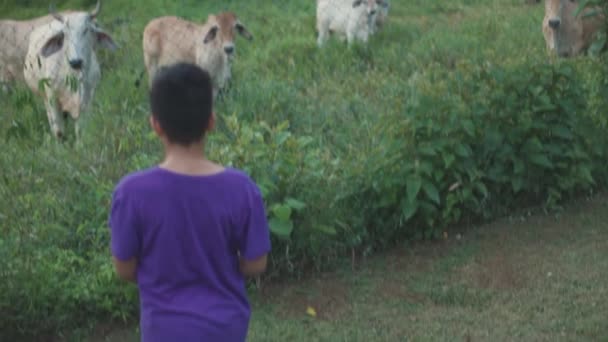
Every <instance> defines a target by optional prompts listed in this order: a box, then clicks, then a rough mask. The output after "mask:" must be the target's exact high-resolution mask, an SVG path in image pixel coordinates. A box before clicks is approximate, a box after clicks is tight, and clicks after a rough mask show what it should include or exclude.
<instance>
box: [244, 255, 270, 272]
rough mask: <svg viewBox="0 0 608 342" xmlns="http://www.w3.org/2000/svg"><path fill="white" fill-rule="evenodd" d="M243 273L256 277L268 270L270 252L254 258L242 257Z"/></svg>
mask: <svg viewBox="0 0 608 342" xmlns="http://www.w3.org/2000/svg"><path fill="white" fill-rule="evenodd" d="M240 263H241V273H243V275H244V276H246V277H255V276H259V275H260V274H262V273H264V272H266V266H267V265H268V254H264V255H263V256H261V257H259V258H257V259H254V260H247V259H244V258H241V259H240Z"/></svg>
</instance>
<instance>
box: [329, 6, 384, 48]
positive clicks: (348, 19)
mask: <svg viewBox="0 0 608 342" xmlns="http://www.w3.org/2000/svg"><path fill="white" fill-rule="evenodd" d="M384 1H385V0H317V34H318V37H317V45H318V46H319V47H321V46H323V44H324V43H325V41H326V40H327V39H328V38H329V35H330V33H334V34H336V35H337V36H338V38H339V39H341V40H344V38H346V40H347V42H348V43H349V44H351V43H353V42H354V41H355V40H360V41H363V42H367V41H368V39H369V36H370V35H371V34H373V33H374V31H375V27H376V18H377V16H378V10H379V6H383V5H384Z"/></svg>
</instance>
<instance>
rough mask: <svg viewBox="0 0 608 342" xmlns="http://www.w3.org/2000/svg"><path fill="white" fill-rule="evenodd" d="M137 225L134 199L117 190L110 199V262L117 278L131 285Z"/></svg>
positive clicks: (136, 252)
mask: <svg viewBox="0 0 608 342" xmlns="http://www.w3.org/2000/svg"><path fill="white" fill-rule="evenodd" d="M138 225H139V220H138V217H137V210H136V205H135V200H134V198H133V197H132V196H127V195H126V194H125V193H124V192H123V191H122V189H118V190H117V191H116V192H115V193H114V195H113V198H112V207H111V212H110V218H109V226H110V249H111V252H112V262H113V264H114V269H115V270H116V274H117V275H118V277H119V278H120V279H122V280H125V281H129V282H133V283H136V282H137V262H138V260H137V256H138V255H139V241H140V239H139V234H138Z"/></svg>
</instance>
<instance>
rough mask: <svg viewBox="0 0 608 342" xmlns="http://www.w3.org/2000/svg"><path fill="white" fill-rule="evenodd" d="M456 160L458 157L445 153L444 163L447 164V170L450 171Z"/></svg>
mask: <svg viewBox="0 0 608 342" xmlns="http://www.w3.org/2000/svg"><path fill="white" fill-rule="evenodd" d="M455 160H456V157H455V156H454V155H453V154H451V153H444V154H443V162H444V164H445V168H446V169H449V168H450V166H452V163H454V161H455Z"/></svg>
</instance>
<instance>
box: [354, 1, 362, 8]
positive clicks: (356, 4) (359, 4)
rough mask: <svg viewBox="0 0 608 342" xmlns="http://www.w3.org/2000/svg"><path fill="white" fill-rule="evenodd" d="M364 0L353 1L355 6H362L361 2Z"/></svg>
mask: <svg viewBox="0 0 608 342" xmlns="http://www.w3.org/2000/svg"><path fill="white" fill-rule="evenodd" d="M362 2H363V1H362V0H355V1H354V2H353V8H355V7H358V6H361V3H362Z"/></svg>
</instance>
